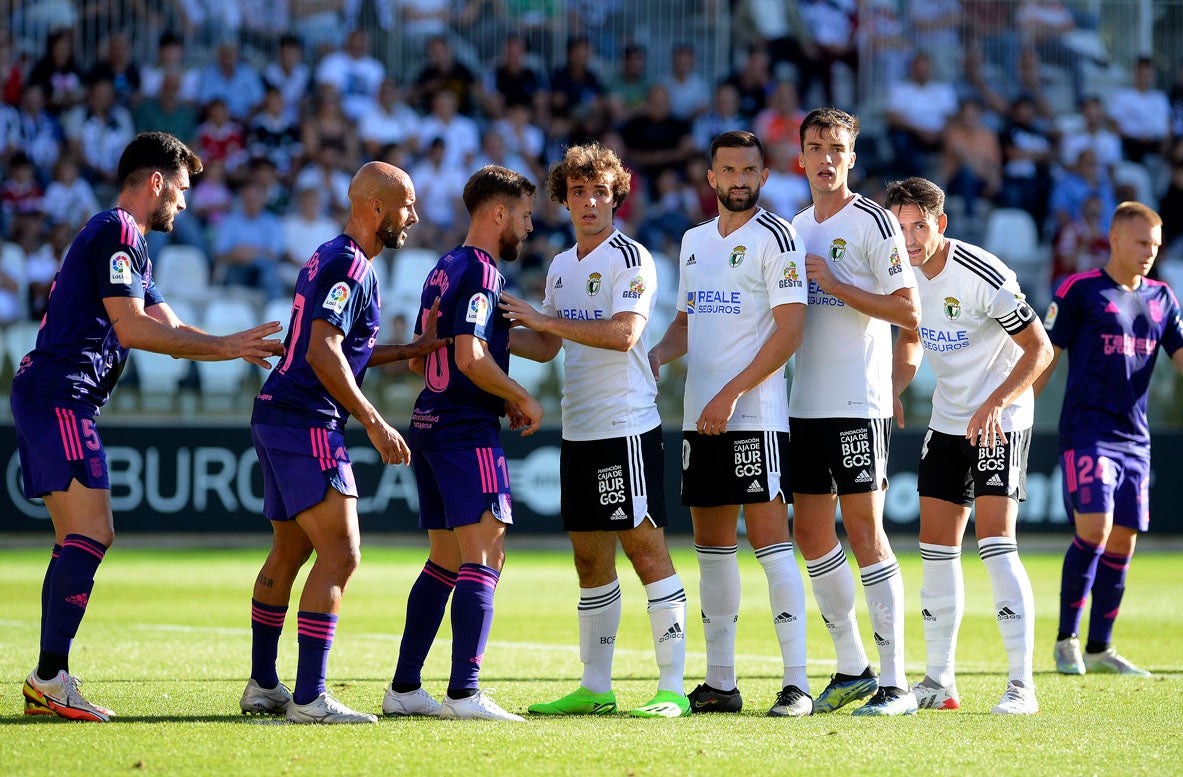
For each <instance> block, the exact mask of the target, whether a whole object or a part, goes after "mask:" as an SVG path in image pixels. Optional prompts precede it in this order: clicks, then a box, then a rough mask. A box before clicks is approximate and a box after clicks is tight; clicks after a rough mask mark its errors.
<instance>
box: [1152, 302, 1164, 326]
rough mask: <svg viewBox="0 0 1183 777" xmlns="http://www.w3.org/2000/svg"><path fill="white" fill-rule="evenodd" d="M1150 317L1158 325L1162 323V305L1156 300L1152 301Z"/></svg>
mask: <svg viewBox="0 0 1183 777" xmlns="http://www.w3.org/2000/svg"><path fill="white" fill-rule="evenodd" d="M1150 317H1151V318H1152V319H1154V323H1156V324H1158V323H1161V322H1162V303H1161V302H1159V301H1158V300H1156V299H1152V300H1150Z"/></svg>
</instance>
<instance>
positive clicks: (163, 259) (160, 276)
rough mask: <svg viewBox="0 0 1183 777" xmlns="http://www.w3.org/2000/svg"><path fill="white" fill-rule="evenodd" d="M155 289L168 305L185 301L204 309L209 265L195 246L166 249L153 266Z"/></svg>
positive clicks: (172, 246)
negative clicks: (161, 294) (156, 288)
mask: <svg viewBox="0 0 1183 777" xmlns="http://www.w3.org/2000/svg"><path fill="white" fill-rule="evenodd" d="M152 267H153V270H154V271H155V273H156V285H157V287H159V289H160V291H161V293H163V294H164V298H165V299H166V300H167V301H168V302H169V303H170V304H171V303H172V301H173V300H174V299H178V300H180V299H185V300H189V301H192V302H194V303H196V304H198V305H203V304H205V302H206V301H207V300H209V298H210V291H209V289H210V276H209V273H210V263H209V259H208V258H207V257H206V255H205V252H204V251H202V250H201V249H200V248H196V247H194V246H184V245H168V246H165V247H164V248H162V249H161V250H160V256H159V257H157V258H156V260H155V261H154V262H153V264H152Z"/></svg>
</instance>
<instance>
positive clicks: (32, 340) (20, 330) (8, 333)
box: [4, 321, 41, 372]
mask: <svg viewBox="0 0 1183 777" xmlns="http://www.w3.org/2000/svg"><path fill="white" fill-rule="evenodd" d="M40 328H41V325H40V324H38V323H37V322H36V321H14V322H12V323H11V324H9V325H8V326H6V327H5V328H4V350H5V351H7V352H8V358H9V360H10V361H11V362H12V370H13V372H16V370H17V368H19V367H20V365H21V359H23V358H24V357H25V354H27V353H28V352H29V351H31V350H33V346H35V345H37V332H38V330H40Z"/></svg>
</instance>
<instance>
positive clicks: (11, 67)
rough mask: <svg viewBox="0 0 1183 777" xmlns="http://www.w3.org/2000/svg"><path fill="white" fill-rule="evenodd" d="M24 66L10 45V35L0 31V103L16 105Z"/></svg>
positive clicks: (7, 31)
mask: <svg viewBox="0 0 1183 777" xmlns="http://www.w3.org/2000/svg"><path fill="white" fill-rule="evenodd" d="M25 70H27V67H26V64H25V62H24V61H23V57H22V56H20V55H19V54H18V53H17V51H16V48H15V47H14V46H13V44H12V33H11V31H9V30H8V29H7V28H5V29H0V102H4V103H7V104H8V105H16V104H17V103H19V102H20V99H21V89H22V88H24V81H25Z"/></svg>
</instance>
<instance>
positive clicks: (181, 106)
mask: <svg viewBox="0 0 1183 777" xmlns="http://www.w3.org/2000/svg"><path fill="white" fill-rule="evenodd" d="M182 89H183V75H182V71H180V70H176V69H174V70H168V71H165V72H164V73H163V74H162V78H161V81H160V84H159V86H158V87H157V91H156V93H155V94H154V95H153V96H151V97H145V98H143V99H141V100H140V101H139V102H138V103H136V107H135V110H134V111H133V112H132V122H133V123H134V124H135V127H136V132H167V133H169V134H170V135H174V136H176V137H178V138H181V139H182V140H184V141H185V142H186V143H188V142H191V141H192V140H193V136H194V135H196V134H197V111H196V110H195V109H194V107H193V104H192V103H190V102H186V101H184V100H182V99H181V92H182Z"/></svg>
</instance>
